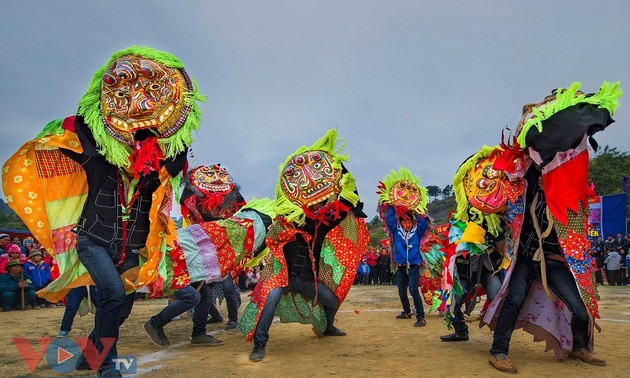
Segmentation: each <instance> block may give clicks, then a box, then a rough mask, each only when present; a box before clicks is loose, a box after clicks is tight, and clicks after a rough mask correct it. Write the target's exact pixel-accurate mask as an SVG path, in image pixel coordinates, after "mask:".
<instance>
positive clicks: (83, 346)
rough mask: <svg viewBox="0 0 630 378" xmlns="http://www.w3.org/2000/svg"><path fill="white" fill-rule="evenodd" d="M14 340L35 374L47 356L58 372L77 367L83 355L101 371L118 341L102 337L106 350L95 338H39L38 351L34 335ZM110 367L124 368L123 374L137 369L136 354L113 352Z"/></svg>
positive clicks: (27, 364) (69, 370)
mask: <svg viewBox="0 0 630 378" xmlns="http://www.w3.org/2000/svg"><path fill="white" fill-rule="evenodd" d="M12 340H13V344H14V345H15V347H16V348H17V350H18V352H20V355H21V356H22V360H23V361H24V364H25V365H26V368H27V369H28V371H29V372H30V373H31V374H32V373H34V372H35V370H36V369H37V365H38V364H39V363H40V361H41V360H42V359H43V358H46V363H47V364H48V366H50V368H51V369H53V370H54V371H55V372H57V373H61V374H67V373H70V372H72V371H74V370H76V368H77V364H78V363H79V359H80V358H81V356H83V358H84V359H85V361H87V363H88V365H89V366H90V369H91V370H93V371H97V370H98V367H99V366H101V364H102V363H103V361H104V360H105V358H107V353H108V352H109V350H110V349H111V348H112V345H114V340H115V339H114V338H102V339H101V344H103V350H102V351H101V352H98V350H97V349H96V347H95V346H94V343H93V342H92V340H90V339H88V338H80V337H76V338H74V339H69V338H54V339H53V338H44V337H42V338H39V339H37V342H38V344H39V350H38V351H35V348H34V347H33V344H32V343H31V340H30V339H26V338H21V337H14V338H12ZM110 367H111V368H112V369H116V370H118V371H120V373H121V374H135V373H136V368H137V364H136V357H135V356H113V357H112V358H111V361H110Z"/></svg>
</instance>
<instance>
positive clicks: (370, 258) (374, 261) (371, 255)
mask: <svg viewBox="0 0 630 378" xmlns="http://www.w3.org/2000/svg"><path fill="white" fill-rule="evenodd" d="M367 264H368V265H369V267H370V275H369V276H368V282H367V283H368V285H372V284H374V285H376V283H377V282H378V275H377V274H376V269H377V268H376V266H377V265H378V253H376V251H375V250H374V247H372V246H370V247H368V252H367Z"/></svg>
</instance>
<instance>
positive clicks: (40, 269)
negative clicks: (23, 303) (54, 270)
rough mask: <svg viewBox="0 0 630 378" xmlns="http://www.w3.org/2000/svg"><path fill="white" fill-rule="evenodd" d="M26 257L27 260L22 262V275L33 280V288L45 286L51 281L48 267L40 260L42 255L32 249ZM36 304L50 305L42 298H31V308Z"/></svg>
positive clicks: (38, 288)
mask: <svg viewBox="0 0 630 378" xmlns="http://www.w3.org/2000/svg"><path fill="white" fill-rule="evenodd" d="M28 257H29V259H28V261H27V262H26V264H24V276H26V277H28V278H29V279H30V280H31V281H32V282H33V285H35V290H40V289H43V288H45V287H46V286H47V285H48V284H49V283H50V281H51V278H50V267H49V266H48V264H46V262H44V261H43V260H42V258H43V255H42V253H41V252H40V251H38V250H33V251H32V252H31V254H30V255H29V256H28ZM38 305H39V306H41V307H45V306H52V304H50V303H48V302H47V301H46V300H45V299H43V298H38V297H35V298H33V308H36V307H37V306H38Z"/></svg>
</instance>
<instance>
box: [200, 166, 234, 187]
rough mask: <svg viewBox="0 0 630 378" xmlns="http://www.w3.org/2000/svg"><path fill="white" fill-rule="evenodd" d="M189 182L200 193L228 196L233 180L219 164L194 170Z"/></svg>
mask: <svg viewBox="0 0 630 378" xmlns="http://www.w3.org/2000/svg"><path fill="white" fill-rule="evenodd" d="M190 181H191V183H192V184H193V186H194V187H196V188H197V189H199V190H201V191H202V192H211V193H223V194H228V193H230V192H231V191H232V190H233V189H234V178H232V176H231V175H230V173H229V172H228V170H227V169H225V168H223V167H221V165H220V164H214V165H212V166H200V167H197V168H195V169H194V170H193V171H192V172H191V173H190Z"/></svg>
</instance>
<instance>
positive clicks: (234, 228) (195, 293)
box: [144, 165, 273, 346]
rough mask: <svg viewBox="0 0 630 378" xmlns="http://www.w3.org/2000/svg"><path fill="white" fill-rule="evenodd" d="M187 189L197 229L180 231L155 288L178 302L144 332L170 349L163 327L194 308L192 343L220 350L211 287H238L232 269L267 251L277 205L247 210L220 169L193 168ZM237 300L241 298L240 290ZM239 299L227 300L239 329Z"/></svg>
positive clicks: (264, 203) (261, 203) (259, 203)
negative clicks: (213, 332)
mask: <svg viewBox="0 0 630 378" xmlns="http://www.w3.org/2000/svg"><path fill="white" fill-rule="evenodd" d="M182 186H183V195H182V197H181V199H180V202H181V203H182V204H184V205H183V206H182V214H183V215H184V216H185V217H186V221H187V223H188V222H190V223H192V224H191V225H190V226H187V227H184V228H182V229H180V230H179V232H178V241H177V243H176V245H175V248H172V249H171V252H170V254H169V255H168V256H165V258H164V263H163V264H161V267H160V269H163V274H161V276H160V278H159V279H158V280H156V281H155V282H154V283H153V285H152V292H153V294H154V295H156V294H158V293H159V294H169V293H173V297H174V298H175V300H174V301H173V302H171V303H169V305H168V306H167V307H166V308H164V309H163V310H162V311H160V313H158V314H157V315H155V316H153V317H151V318H150V319H149V320H148V321H147V322H146V323H145V324H144V328H145V330H146V331H147V333H148V334H149V336H150V337H151V340H152V341H153V342H154V343H155V344H157V345H161V346H168V345H170V342H169V340H168V338H167V337H166V335H165V334H164V330H163V327H164V326H165V325H166V324H168V323H170V321H171V320H172V319H173V318H174V317H176V316H178V315H180V314H182V313H184V312H186V311H188V310H190V309H192V308H194V314H193V330H192V338H191V343H192V344H196V345H220V344H222V343H223V342H222V341H220V340H217V339H216V338H214V337H213V336H210V335H207V334H206V321H207V320H208V314H209V313H210V312H211V311H212V309H213V312H214V313H213V316H214V317H216V316H219V314H218V311H217V309H216V307H214V304H213V303H212V289H211V288H210V287H209V286H208V285H206V282H208V283H216V282H221V283H222V284H223V283H224V282H226V281H227V284H229V285H233V283H232V276H231V274H230V273H231V271H232V269H233V268H234V267H235V266H242V265H244V264H245V263H246V262H247V261H248V260H250V259H251V258H252V257H254V256H255V255H257V254H258V253H259V252H260V251H261V250H262V249H263V248H264V238H265V235H266V230H267V228H268V227H269V225H270V224H271V219H272V216H273V211H272V209H271V205H272V203H271V200H269V199H264V200H257V199H254V200H252V201H251V202H250V204H249V205H245V200H244V199H243V197H242V196H241V195H240V192H239V189H238V187H237V186H235V184H234V180H233V179H232V176H230V175H229V173H228V171H227V170H226V169H224V168H222V167H220V165H213V166H209V167H206V166H200V167H196V168H194V169H192V170H191V171H190V172H189V173H187V174H186V178H185V179H184V180H183V185H182ZM256 209H258V210H256ZM265 211H266V212H268V213H269V214H270V215H266V214H265V213H264V212H265ZM222 217H226V219H222ZM232 287H233V286H232ZM233 295H234V296H236V295H237V294H236V292H235V291H234V292H233ZM239 299H240V298H229V299H228V308H229V310H230V313H229V315H230V316H233V317H234V318H233V319H232V320H233V321H234V322H235V323H234V326H236V320H237V318H236V317H237V311H238V302H237V301H238V300H239ZM232 307H233V308H232Z"/></svg>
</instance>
